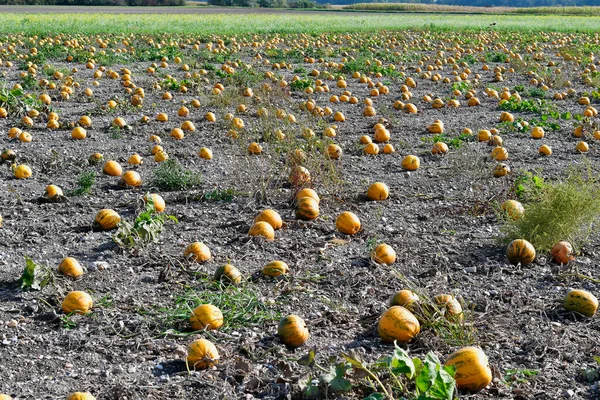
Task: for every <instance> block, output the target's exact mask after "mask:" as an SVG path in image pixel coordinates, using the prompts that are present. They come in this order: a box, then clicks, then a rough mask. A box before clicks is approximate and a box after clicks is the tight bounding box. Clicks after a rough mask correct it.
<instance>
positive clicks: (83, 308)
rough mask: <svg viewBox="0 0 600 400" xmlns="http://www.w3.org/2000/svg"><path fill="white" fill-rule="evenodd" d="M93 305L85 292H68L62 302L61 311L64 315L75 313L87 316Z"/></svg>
mask: <svg viewBox="0 0 600 400" xmlns="http://www.w3.org/2000/svg"><path fill="white" fill-rule="evenodd" d="M93 305H94V303H93V301H92V297H91V296H90V295H89V294H87V293H86V292H80V291H74V292H69V294H67V295H66V296H65V299H64V300H63V302H62V310H63V312H64V313H65V314H71V313H77V314H87V313H89V312H90V310H91V309H92V307H93Z"/></svg>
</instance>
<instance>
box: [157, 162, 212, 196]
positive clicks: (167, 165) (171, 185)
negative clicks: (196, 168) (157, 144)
mask: <svg viewBox="0 0 600 400" xmlns="http://www.w3.org/2000/svg"><path fill="white" fill-rule="evenodd" d="M201 183H202V176H201V175H200V173H199V172H193V171H189V170H187V169H185V168H184V167H183V166H182V165H181V164H180V163H179V161H177V160H176V159H174V158H170V159H168V160H166V161H164V162H162V163H161V164H160V165H159V166H158V167H156V168H155V169H154V170H153V171H152V179H151V185H152V186H153V187H155V188H157V189H160V190H164V191H174V190H185V189H192V188H196V187H198V186H200V184H201Z"/></svg>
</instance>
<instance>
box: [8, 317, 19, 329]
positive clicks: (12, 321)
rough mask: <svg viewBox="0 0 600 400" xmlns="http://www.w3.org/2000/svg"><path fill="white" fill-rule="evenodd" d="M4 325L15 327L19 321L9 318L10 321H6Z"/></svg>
mask: <svg viewBox="0 0 600 400" xmlns="http://www.w3.org/2000/svg"><path fill="white" fill-rule="evenodd" d="M6 325H7V326H8V327H9V328H16V327H17V326H18V325H19V323H18V322H17V320H16V319H11V320H10V321H8V322H7V323H6Z"/></svg>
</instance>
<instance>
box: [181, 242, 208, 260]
mask: <svg viewBox="0 0 600 400" xmlns="http://www.w3.org/2000/svg"><path fill="white" fill-rule="evenodd" d="M183 256H184V257H186V258H188V257H189V258H192V259H193V260H194V261H196V262H205V261H208V260H210V259H211V257H212V255H211V253H210V249H209V248H208V246H207V245H205V244H204V243H202V242H194V243H191V244H189V245H188V246H187V247H186V248H185V250H184V252H183Z"/></svg>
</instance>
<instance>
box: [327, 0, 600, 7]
mask: <svg viewBox="0 0 600 400" xmlns="http://www.w3.org/2000/svg"><path fill="white" fill-rule="evenodd" d="M317 2H319V3H329V4H352V3H355V1H352V0H317ZM360 2H361V3H413V4H438V5H456V6H477V7H548V6H560V7H567V6H600V0H519V1H514V0H435V1H433V0H422V1H410V0H402V1H398V2H393V1H381V0H375V1H368V0H367V1H362V0H360Z"/></svg>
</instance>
